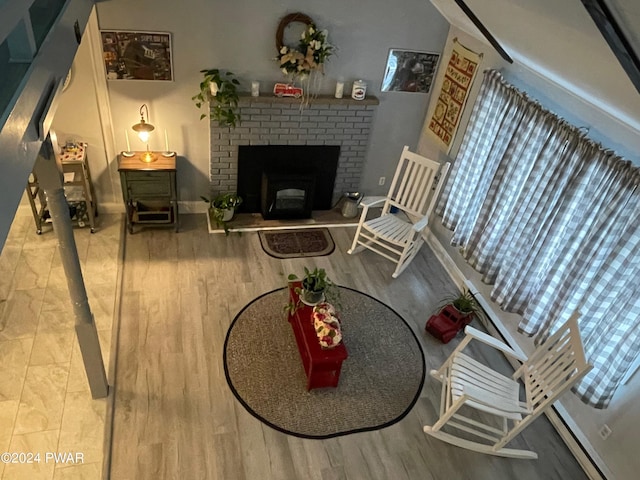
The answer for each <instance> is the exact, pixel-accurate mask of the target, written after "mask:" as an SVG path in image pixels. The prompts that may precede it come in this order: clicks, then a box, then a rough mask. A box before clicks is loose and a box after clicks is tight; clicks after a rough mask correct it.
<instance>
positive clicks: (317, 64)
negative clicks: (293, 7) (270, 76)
mask: <svg viewBox="0 0 640 480" xmlns="http://www.w3.org/2000/svg"><path fill="white" fill-rule="evenodd" d="M292 23H303V24H305V25H306V27H305V28H304V30H303V31H302V33H301V34H300V40H299V41H298V45H297V47H292V46H288V45H285V44H284V36H285V30H286V28H287V27H288V26H289V25H290V24H292ZM327 36H328V32H327V30H318V27H316V24H315V23H314V21H313V20H312V19H311V17H309V16H308V15H305V14H304V13H299V12H298V13H290V14H288V15H285V16H284V17H283V18H282V19H281V20H280V24H279V25H278V30H277V31H276V48H277V49H278V56H277V57H276V58H275V60H276V61H277V62H278V65H279V67H280V70H281V71H282V73H283V74H284V75H286V76H287V77H289V81H290V82H291V83H293V82H294V81H295V80H300V81H301V82H303V84H304V87H305V96H306V97H307V98H306V100H308V96H309V94H310V91H311V90H312V88H311V83H312V81H311V79H312V77H313V79H314V80H313V87H314V88H313V90H317V89H318V86H319V85H318V79H317V78H316V77H315V75H314V74H315V73H316V72H320V73H324V63H325V62H326V61H327V60H328V58H329V57H330V56H331V54H332V53H333V50H334V47H333V45H331V44H329V42H328V41H327Z"/></svg>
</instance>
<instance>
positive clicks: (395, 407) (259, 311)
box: [224, 287, 425, 438]
mask: <svg viewBox="0 0 640 480" xmlns="http://www.w3.org/2000/svg"><path fill="white" fill-rule="evenodd" d="M339 290H340V303H341V313H340V318H341V322H342V331H343V342H344V345H345V347H346V348H347V351H348V354H349V357H348V358H347V359H346V360H345V361H344V363H343V364H342V371H341V375H340V382H339V384H338V386H337V387H335V388H318V389H312V390H311V391H307V390H306V384H307V380H306V377H305V373H304V370H303V367H302V362H301V359H300V354H299V353H298V349H297V346H296V341H295V337H294V334H293V330H292V328H291V326H290V324H289V322H288V321H287V315H286V313H285V312H284V310H283V307H284V306H285V305H286V304H287V303H288V289H286V288H283V289H279V290H274V291H272V292H269V293H265V294H264V295H262V296H260V297H258V298H256V299H255V300H253V301H252V302H251V303H249V304H248V305H247V306H245V307H244V308H243V309H242V310H241V311H240V313H238V315H237V316H236V317H235V319H234V320H233V322H232V324H231V326H230V327H229V330H228V332H227V337H226V339H225V344H224V370H225V375H226V378H227V383H228V384H229V387H230V388H231V390H232V392H233V394H234V395H235V396H236V398H237V399H238V401H239V402H240V403H241V404H242V405H243V406H244V407H245V408H246V409H247V410H248V411H249V412H250V413H251V414H252V415H253V416H255V417H256V418H258V419H259V420H261V421H262V422H264V423H266V424H267V425H269V426H271V427H272V428H275V429H276V430H279V431H282V432H284V433H287V434H290V435H295V436H298V437H304V438H330V437H335V436H339V435H347V434H350V433H355V432H362V431H367V430H376V429H380V428H384V427H387V426H389V425H392V424H394V423H396V422H398V421H399V420H401V419H402V418H403V417H404V416H405V415H406V414H407V413H408V412H409V410H411V408H412V407H413V406H414V404H415V402H416V401H417V399H418V396H419V395H420V392H421V390H422V386H423V383H424V378H425V363H424V354H423V352H422V348H421V347H420V344H419V342H418V339H417V338H416V336H415V334H414V332H413V330H412V329H411V327H410V326H409V325H408V324H407V323H406V322H405V321H404V320H403V318H402V317H401V316H400V315H398V313H396V312H395V311H394V310H393V309H391V308H390V307H388V306H387V305H385V304H384V303H382V302H380V301H379V300H377V299H375V298H373V297H371V296H369V295H367V294H364V293H362V292H358V291H356V290H352V289H350V288H346V287H339Z"/></svg>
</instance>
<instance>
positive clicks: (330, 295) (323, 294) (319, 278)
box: [288, 267, 340, 306]
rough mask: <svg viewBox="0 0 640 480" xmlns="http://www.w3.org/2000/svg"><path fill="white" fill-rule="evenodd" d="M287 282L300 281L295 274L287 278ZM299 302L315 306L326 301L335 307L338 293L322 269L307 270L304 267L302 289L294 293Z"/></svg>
mask: <svg viewBox="0 0 640 480" xmlns="http://www.w3.org/2000/svg"><path fill="white" fill-rule="evenodd" d="M288 280H289V282H295V281H298V280H300V279H299V278H298V276H297V275H296V274H295V273H292V274H290V275H289V277H288ZM296 293H298V295H299V296H300V300H301V301H302V302H303V303H305V304H306V305H316V304H318V303H320V302H322V301H325V300H326V301H327V302H330V303H333V304H334V306H335V305H336V303H337V301H338V300H339V298H338V297H339V293H340V292H339V291H338V288H337V286H336V284H335V283H333V282H332V281H331V279H330V278H329V277H328V276H327V272H326V271H325V270H324V268H318V267H316V268H314V269H313V270H309V269H308V268H307V267H304V277H303V278H302V288H301V289H300V290H299V291H296Z"/></svg>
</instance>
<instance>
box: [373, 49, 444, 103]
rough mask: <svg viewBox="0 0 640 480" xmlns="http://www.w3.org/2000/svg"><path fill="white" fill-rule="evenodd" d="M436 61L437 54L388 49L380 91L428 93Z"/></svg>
mask: <svg viewBox="0 0 640 480" xmlns="http://www.w3.org/2000/svg"><path fill="white" fill-rule="evenodd" d="M438 60H440V54H439V53H429V52H414V51H410V50H398V49H395V48H392V49H390V50H389V56H388V57H387V66H386V69H385V72H384V78H383V80H382V87H381V90H382V91H383V92H415V93H429V91H430V90H431V84H432V83H433V77H434V76H435V73H436V71H437V69H438Z"/></svg>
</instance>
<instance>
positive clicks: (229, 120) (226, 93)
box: [191, 68, 240, 128]
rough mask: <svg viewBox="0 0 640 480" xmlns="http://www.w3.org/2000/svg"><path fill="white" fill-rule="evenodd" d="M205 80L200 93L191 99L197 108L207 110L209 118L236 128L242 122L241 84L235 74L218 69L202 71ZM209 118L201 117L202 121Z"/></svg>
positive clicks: (204, 115)
mask: <svg viewBox="0 0 640 480" xmlns="http://www.w3.org/2000/svg"><path fill="white" fill-rule="evenodd" d="M200 73H202V75H203V79H202V81H201V82H200V91H199V92H198V93H197V94H196V95H194V96H193V97H191V100H193V102H194V103H195V105H196V107H197V108H203V107H204V108H206V109H207V110H208V112H209V118H211V119H212V120H215V121H217V122H218V124H219V125H220V126H227V127H234V128H235V126H236V125H237V124H238V123H239V122H240V114H239V113H238V111H237V109H238V98H239V97H238V89H237V87H238V85H240V82H239V81H238V80H237V79H236V78H235V75H234V74H233V72H225V73H223V72H222V71H220V70H218V69H217V68H211V69H206V70H200ZM206 116H207V114H206V113H203V114H201V115H200V120H202V119H203V118H205V117H206Z"/></svg>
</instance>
